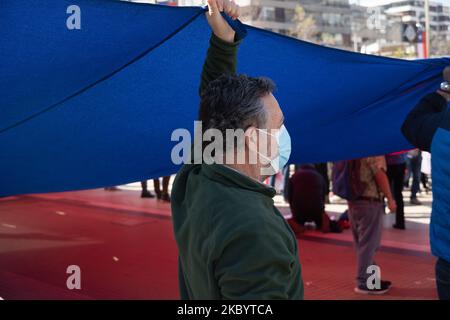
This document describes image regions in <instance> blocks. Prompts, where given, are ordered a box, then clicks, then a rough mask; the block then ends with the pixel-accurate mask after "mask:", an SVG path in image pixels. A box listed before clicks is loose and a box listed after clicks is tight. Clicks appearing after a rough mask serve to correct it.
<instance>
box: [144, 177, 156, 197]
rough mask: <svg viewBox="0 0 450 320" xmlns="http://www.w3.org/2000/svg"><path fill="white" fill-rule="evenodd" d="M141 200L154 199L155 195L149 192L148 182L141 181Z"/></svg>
mask: <svg viewBox="0 0 450 320" xmlns="http://www.w3.org/2000/svg"><path fill="white" fill-rule="evenodd" d="M141 188H142V192H141V198H154V197H155V195H154V194H152V193H151V192H150V191H148V185H147V180H144V181H141Z"/></svg>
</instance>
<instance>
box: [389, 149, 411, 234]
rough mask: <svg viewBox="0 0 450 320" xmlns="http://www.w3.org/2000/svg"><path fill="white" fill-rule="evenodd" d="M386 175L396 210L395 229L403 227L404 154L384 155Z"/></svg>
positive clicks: (402, 228)
mask: <svg viewBox="0 0 450 320" xmlns="http://www.w3.org/2000/svg"><path fill="white" fill-rule="evenodd" d="M386 163H387V175H388V178H389V183H390V185H391V190H392V193H393V194H394V198H395V202H396V203H397V210H396V212H395V224H394V225H393V227H394V228H395V229H400V230H404V229H405V210H404V202H403V185H404V184H403V181H404V180H405V170H406V155H405V154H388V155H386Z"/></svg>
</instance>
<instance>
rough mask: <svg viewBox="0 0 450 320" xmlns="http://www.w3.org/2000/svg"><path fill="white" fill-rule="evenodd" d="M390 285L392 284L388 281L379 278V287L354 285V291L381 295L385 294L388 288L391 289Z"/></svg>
mask: <svg viewBox="0 0 450 320" xmlns="http://www.w3.org/2000/svg"><path fill="white" fill-rule="evenodd" d="M391 285H392V283H391V282H390V281H383V280H381V282H380V288H379V289H377V288H374V289H369V288H367V286H366V285H364V286H358V287H356V288H355V292H356V293H359V294H368V295H382V294H385V293H386V292H388V291H389V289H391Z"/></svg>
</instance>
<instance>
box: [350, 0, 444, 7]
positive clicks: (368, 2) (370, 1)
mask: <svg viewBox="0 0 450 320" xmlns="http://www.w3.org/2000/svg"><path fill="white" fill-rule="evenodd" d="M391 1H392V0H360V1H359V2H360V4H361V5H364V6H375V5H380V4H384V3H387V2H391ZM430 1H431V2H441V3H444V4H446V5H449V6H450V0H430ZM350 2H352V3H356V2H358V0H350Z"/></svg>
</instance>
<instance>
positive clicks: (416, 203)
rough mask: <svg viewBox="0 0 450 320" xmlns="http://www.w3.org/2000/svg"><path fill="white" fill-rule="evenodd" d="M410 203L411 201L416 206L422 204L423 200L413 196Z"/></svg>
mask: <svg viewBox="0 0 450 320" xmlns="http://www.w3.org/2000/svg"><path fill="white" fill-rule="evenodd" d="M409 203H411V204H412V205H415V206H420V205H422V202H420V201H419V199H417V198H411V200H410V201H409Z"/></svg>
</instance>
